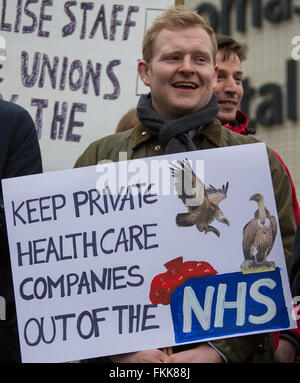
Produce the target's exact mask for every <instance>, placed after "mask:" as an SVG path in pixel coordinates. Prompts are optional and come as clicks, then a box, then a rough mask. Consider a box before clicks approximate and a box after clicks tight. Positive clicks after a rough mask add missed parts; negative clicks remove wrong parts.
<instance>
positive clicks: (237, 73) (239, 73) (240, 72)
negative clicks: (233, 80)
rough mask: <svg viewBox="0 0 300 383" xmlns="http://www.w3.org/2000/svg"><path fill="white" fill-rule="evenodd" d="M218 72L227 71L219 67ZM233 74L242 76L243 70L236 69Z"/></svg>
mask: <svg viewBox="0 0 300 383" xmlns="http://www.w3.org/2000/svg"><path fill="white" fill-rule="evenodd" d="M218 73H228V71H227V70H226V69H221V68H219V70H218ZM233 75H234V76H242V75H243V72H242V71H237V72H234V73H233Z"/></svg>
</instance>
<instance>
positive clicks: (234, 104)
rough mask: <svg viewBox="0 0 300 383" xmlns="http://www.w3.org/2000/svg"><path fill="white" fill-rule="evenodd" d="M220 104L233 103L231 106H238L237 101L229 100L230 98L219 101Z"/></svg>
mask: <svg viewBox="0 0 300 383" xmlns="http://www.w3.org/2000/svg"><path fill="white" fill-rule="evenodd" d="M219 104H221V105H231V106H236V102H235V101H229V100H223V101H219Z"/></svg>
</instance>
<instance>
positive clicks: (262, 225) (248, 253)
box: [243, 193, 277, 266]
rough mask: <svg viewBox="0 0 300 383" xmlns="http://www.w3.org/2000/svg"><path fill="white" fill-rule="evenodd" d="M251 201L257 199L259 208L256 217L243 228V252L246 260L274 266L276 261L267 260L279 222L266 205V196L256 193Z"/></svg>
mask: <svg viewBox="0 0 300 383" xmlns="http://www.w3.org/2000/svg"><path fill="white" fill-rule="evenodd" d="M250 201H256V202H257V204H258V209H257V210H256V212H255V213H254V218H253V219H252V220H251V221H250V222H248V223H247V224H246V225H245V226H244V229H243V252H244V257H245V260H246V261H248V262H250V263H252V264H253V263H254V265H256V266H258V265H264V266H274V262H267V257H268V255H269V254H270V252H271V250H272V247H273V244H274V241H275V238H276V234H277V222H276V219H275V217H274V216H273V215H271V214H270V212H269V210H268V209H267V208H266V207H265V205H264V197H263V195H262V194H260V193H255V194H253V195H252V196H251V197H250Z"/></svg>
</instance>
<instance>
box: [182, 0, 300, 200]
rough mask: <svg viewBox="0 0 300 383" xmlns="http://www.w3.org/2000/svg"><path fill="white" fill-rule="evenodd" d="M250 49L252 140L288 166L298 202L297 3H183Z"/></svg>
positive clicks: (247, 102)
mask: <svg viewBox="0 0 300 383" xmlns="http://www.w3.org/2000/svg"><path fill="white" fill-rule="evenodd" d="M184 4H185V6H186V7H188V8H190V9H197V11H198V12H199V13H201V14H206V16H207V18H208V20H209V21H210V23H211V25H212V26H213V27H214V28H215V30H216V31H217V32H218V33H223V34H229V35H230V36H231V37H233V38H235V39H237V40H238V41H241V42H246V43H247V44H248V46H249V53H248V58H247V60H246V61H245V62H244V63H243V72H244V82H243V84H244V102H243V105H242V109H243V110H244V111H245V112H246V113H247V114H248V116H249V117H250V120H251V126H252V127H253V129H254V130H255V131H256V137H257V138H258V139H259V140H261V141H264V142H266V144H267V145H268V146H270V147H271V148H273V149H274V150H276V151H277V152H278V153H279V154H280V156H281V157H282V159H283V160H284V162H285V163H286V164H287V166H288V168H289V170H290V172H291V175H292V178H293V181H294V183H295V186H296V191H297V195H298V198H299V199H300V150H299V148H300V0H206V1H202V0H185V2H184Z"/></svg>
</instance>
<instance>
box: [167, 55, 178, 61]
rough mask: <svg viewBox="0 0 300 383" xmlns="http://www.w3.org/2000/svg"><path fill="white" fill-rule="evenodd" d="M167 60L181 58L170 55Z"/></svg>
mask: <svg viewBox="0 0 300 383" xmlns="http://www.w3.org/2000/svg"><path fill="white" fill-rule="evenodd" d="M167 60H168V61H178V60H179V57H178V56H168V57H167Z"/></svg>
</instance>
